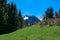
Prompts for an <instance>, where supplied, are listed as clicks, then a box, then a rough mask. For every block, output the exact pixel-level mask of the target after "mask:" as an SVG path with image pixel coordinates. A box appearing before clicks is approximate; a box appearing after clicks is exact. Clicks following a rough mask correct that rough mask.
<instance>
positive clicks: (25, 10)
mask: <svg viewBox="0 0 60 40" xmlns="http://www.w3.org/2000/svg"><path fill="white" fill-rule="evenodd" d="M12 1H13V2H14V3H15V4H16V7H17V9H18V10H19V9H20V10H21V12H22V15H23V16H24V15H26V14H28V15H35V16H36V17H38V18H39V17H40V16H42V15H43V14H44V13H45V11H46V9H47V8H48V7H51V6H52V7H53V9H54V11H58V10H59V8H60V0H8V3H11V2H12Z"/></svg>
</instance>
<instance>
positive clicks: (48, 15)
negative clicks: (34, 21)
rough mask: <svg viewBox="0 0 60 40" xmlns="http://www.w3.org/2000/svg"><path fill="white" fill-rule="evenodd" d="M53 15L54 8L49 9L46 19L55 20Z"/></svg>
mask: <svg viewBox="0 0 60 40" xmlns="http://www.w3.org/2000/svg"><path fill="white" fill-rule="evenodd" d="M53 14H54V13H53V8H52V7H50V8H48V9H47V10H46V12H45V15H44V19H48V18H53Z"/></svg>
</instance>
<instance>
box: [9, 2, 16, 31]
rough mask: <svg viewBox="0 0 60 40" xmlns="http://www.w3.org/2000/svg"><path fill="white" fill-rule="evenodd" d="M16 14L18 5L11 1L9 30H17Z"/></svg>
mask: <svg viewBox="0 0 60 40" xmlns="http://www.w3.org/2000/svg"><path fill="white" fill-rule="evenodd" d="M16 15H17V10H16V5H15V4H13V2H12V3H11V7H10V11H9V13H8V26H9V31H14V30H16Z"/></svg>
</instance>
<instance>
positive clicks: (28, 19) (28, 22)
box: [24, 15, 40, 26]
mask: <svg viewBox="0 0 60 40" xmlns="http://www.w3.org/2000/svg"><path fill="white" fill-rule="evenodd" d="M24 21H25V25H26V26H31V25H33V24H36V23H38V22H39V21H40V20H39V19H38V18H37V17H35V16H28V15H26V16H25V17H24Z"/></svg>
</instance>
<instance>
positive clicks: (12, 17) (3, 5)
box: [0, 0, 23, 34]
mask: <svg viewBox="0 0 60 40" xmlns="http://www.w3.org/2000/svg"><path fill="white" fill-rule="evenodd" d="M22 21H23V19H22V15H21V12H20V11H19V13H18V11H17V9H16V5H15V4H14V3H13V2H12V3H11V5H10V4H7V0H0V34H5V33H10V32H13V31H15V30H17V28H18V27H19V28H22ZM18 22H19V23H18ZM18 25H19V26H18Z"/></svg>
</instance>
